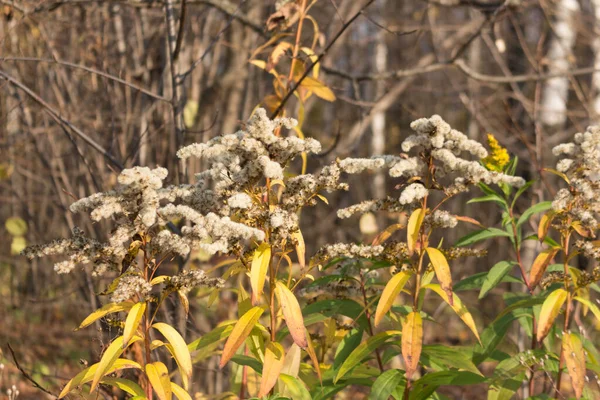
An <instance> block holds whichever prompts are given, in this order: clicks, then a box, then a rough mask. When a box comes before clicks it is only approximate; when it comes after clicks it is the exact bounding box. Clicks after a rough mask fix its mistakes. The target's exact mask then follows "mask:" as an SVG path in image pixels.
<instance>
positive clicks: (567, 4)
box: [540, 0, 580, 127]
mask: <svg viewBox="0 0 600 400" xmlns="http://www.w3.org/2000/svg"><path fill="white" fill-rule="evenodd" d="M579 11H580V8H579V3H578V2H577V0H557V2H556V8H555V20H554V24H553V26H552V28H553V32H552V33H553V36H552V38H551V41H550V47H549V50H548V54H547V59H548V70H549V72H550V73H554V72H562V71H567V70H568V69H569V67H570V62H569V57H570V55H571V52H572V50H573V46H574V45H575V38H576V36H577V31H576V27H577V17H578V15H579ZM568 95H569V78H568V77H566V76H565V77H557V78H552V79H549V80H548V81H547V83H546V85H545V86H544V90H543V92H542V100H541V110H540V119H541V121H542V123H543V124H544V125H546V126H551V127H560V126H562V125H564V124H565V122H566V121H567V103H568Z"/></svg>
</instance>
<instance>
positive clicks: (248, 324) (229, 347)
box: [219, 307, 264, 368]
mask: <svg viewBox="0 0 600 400" xmlns="http://www.w3.org/2000/svg"><path fill="white" fill-rule="evenodd" d="M263 312H264V310H263V309H262V308H261V307H252V308H251V309H250V310H248V311H247V312H246V313H245V314H244V315H242V317H241V318H240V319H239V320H238V321H237V322H236V323H235V326H234V327H233V330H232V331H231V334H230V335H229V338H227V342H225V347H224V348H223V354H222V355H221V363H220V364H219V368H223V367H224V366H225V364H227V362H228V361H229V360H230V359H231V357H233V355H234V354H235V352H236V351H237V349H238V348H239V347H240V346H241V345H242V343H244V341H245V340H246V338H247V337H248V335H249V334H250V332H251V331H252V328H254V325H256V322H257V321H258V319H259V318H260V316H261V315H262V313H263Z"/></svg>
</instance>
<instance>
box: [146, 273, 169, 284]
mask: <svg viewBox="0 0 600 400" xmlns="http://www.w3.org/2000/svg"><path fill="white" fill-rule="evenodd" d="M167 279H169V277H168V276H167V275H159V276H156V277H154V278H153V279H152V280H151V281H150V285H152V286H154V285H158V284H159V283H163V282H164V281H166V280H167Z"/></svg>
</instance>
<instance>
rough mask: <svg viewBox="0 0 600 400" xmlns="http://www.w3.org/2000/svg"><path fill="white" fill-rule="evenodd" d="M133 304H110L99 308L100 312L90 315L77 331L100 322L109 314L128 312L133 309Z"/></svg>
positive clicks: (125, 302) (130, 302)
mask: <svg viewBox="0 0 600 400" xmlns="http://www.w3.org/2000/svg"><path fill="white" fill-rule="evenodd" d="M133 304H134V303H133V302H132V301H124V302H122V303H109V304H107V305H105V306H104V307H102V308H99V309H98V310H96V311H94V312H93V313H91V314H90V315H88V316H87V317H86V319H84V320H83V322H82V323H81V325H79V327H78V328H77V329H75V330H79V329H83V328H85V327H86V326H89V325H91V324H93V323H94V322H96V321H97V320H99V319H100V318H102V317H104V316H106V315H108V314H112V313H116V312H121V311H127V310H129V309H130V308H131V307H133Z"/></svg>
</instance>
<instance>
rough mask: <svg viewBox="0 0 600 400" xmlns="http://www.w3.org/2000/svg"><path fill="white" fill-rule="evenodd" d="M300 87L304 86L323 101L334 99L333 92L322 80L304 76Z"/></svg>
mask: <svg viewBox="0 0 600 400" xmlns="http://www.w3.org/2000/svg"><path fill="white" fill-rule="evenodd" d="M300 87H303V88H306V89H308V90H310V91H311V92H313V93H314V94H315V95H317V97H320V98H321V99H323V100H325V101H335V94H334V93H333V92H332V91H331V89H329V88H328V87H327V86H326V85H325V84H324V83H323V82H321V81H319V80H318V79H315V78H312V77H310V76H305V77H304V80H303V81H302V83H300Z"/></svg>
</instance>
